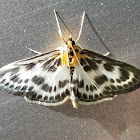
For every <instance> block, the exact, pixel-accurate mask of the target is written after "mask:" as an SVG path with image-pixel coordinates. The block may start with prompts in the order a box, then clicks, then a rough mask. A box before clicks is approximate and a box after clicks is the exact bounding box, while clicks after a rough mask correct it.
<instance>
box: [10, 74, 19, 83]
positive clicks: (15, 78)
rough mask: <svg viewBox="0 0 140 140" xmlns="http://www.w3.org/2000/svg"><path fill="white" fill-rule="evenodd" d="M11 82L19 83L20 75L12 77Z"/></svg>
mask: <svg viewBox="0 0 140 140" xmlns="http://www.w3.org/2000/svg"><path fill="white" fill-rule="evenodd" d="M10 80H11V81H13V82H17V81H18V80H19V77H18V75H14V76H11V77H10Z"/></svg>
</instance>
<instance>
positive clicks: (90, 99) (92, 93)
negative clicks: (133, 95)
mask: <svg viewBox="0 0 140 140" xmlns="http://www.w3.org/2000/svg"><path fill="white" fill-rule="evenodd" d="M80 54H81V59H80V64H81V66H82V68H81V67H80V66H79V65H77V66H76V67H75V70H74V73H73V83H74V84H77V85H78V86H77V96H78V100H79V103H81V104H94V103H98V102H101V101H105V100H110V99H112V98H113V97H115V96H116V95H118V94H123V93H127V92H131V91H133V90H135V89H137V88H139V87H140V70H139V69H137V68H135V67H134V66H131V65H129V64H126V63H123V62H120V61H116V60H113V59H110V58H108V57H105V56H103V55H100V54H98V53H95V52H92V51H88V50H82V51H81V52H80Z"/></svg>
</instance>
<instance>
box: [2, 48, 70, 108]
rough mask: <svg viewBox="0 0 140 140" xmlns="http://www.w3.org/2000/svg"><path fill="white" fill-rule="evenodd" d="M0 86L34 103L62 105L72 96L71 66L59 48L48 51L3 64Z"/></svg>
mask: <svg viewBox="0 0 140 140" xmlns="http://www.w3.org/2000/svg"><path fill="white" fill-rule="evenodd" d="M0 87H2V88H4V89H8V90H10V91H12V92H13V93H14V94H16V95H18V94H19V93H23V94H24V96H25V99H26V100H27V101H30V102H35V103H38V104H43V105H47V106H49V105H52V106H53V105H59V104H62V103H64V102H65V101H66V100H67V99H68V98H69V94H70V93H69V69H68V68H67V66H62V65H61V58H60V54H59V51H53V52H50V53H44V54H41V55H38V56H35V57H32V58H28V59H24V60H20V61H16V62H14V63H11V64H9V65H7V66H4V67H2V68H1V69H0ZM20 95H21V94H20Z"/></svg>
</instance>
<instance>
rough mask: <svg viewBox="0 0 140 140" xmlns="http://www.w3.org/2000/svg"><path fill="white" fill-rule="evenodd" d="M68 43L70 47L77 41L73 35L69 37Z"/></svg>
mask: <svg viewBox="0 0 140 140" xmlns="http://www.w3.org/2000/svg"><path fill="white" fill-rule="evenodd" d="M66 45H68V46H69V47H71V46H74V45H75V41H73V40H72V37H71V35H70V37H69V39H68V40H67V41H66Z"/></svg>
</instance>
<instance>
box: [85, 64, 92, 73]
mask: <svg viewBox="0 0 140 140" xmlns="http://www.w3.org/2000/svg"><path fill="white" fill-rule="evenodd" d="M83 68H84V70H85V71H86V72H89V71H91V70H92V68H91V67H90V66H88V65H87V66H84V67H83Z"/></svg>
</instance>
